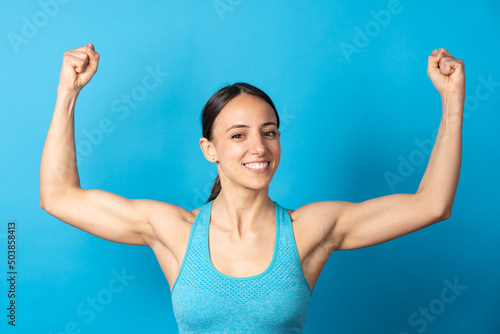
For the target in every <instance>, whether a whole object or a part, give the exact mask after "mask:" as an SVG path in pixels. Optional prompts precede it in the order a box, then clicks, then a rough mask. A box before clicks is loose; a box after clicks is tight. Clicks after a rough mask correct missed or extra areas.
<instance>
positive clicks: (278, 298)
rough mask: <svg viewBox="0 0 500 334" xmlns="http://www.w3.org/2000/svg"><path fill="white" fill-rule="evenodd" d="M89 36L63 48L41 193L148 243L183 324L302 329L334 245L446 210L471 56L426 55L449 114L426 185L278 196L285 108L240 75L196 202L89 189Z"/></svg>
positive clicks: (84, 219) (227, 95)
mask: <svg viewBox="0 0 500 334" xmlns="http://www.w3.org/2000/svg"><path fill="white" fill-rule="evenodd" d="M98 62H99V54H98V53H97V52H95V50H94V46H93V45H92V44H89V45H86V46H82V47H79V48H77V49H74V50H69V51H67V52H66V53H65V54H64V58H63V65H62V69H61V74H60V80H59V87H58V92H57V101H56V106H55V109H54V114H53V117H52V122H51V124H50V128H49V132H48V134H47V139H46V141H45V146H44V149H43V154H42V161H41V167H40V205H41V207H42V208H43V209H45V210H46V211H47V212H48V213H50V214H52V215H53V216H55V217H57V218H59V219H60V220H62V221H64V222H66V223H68V224H70V225H72V226H75V227H77V228H79V229H81V230H83V231H86V232H88V233H91V234H93V235H95V236H97V237H100V238H103V239H106V240H110V241H113V242H119V243H126V244H134V245H146V246H149V247H151V249H152V250H153V251H154V253H155V255H156V258H157V259H158V262H159V264H160V266H161V269H162V271H163V273H164V274H165V277H166V279H167V281H168V283H169V285H170V287H171V296H172V305H173V310H174V314H175V316H176V320H177V324H178V327H179V331H180V332H181V333H188V332H189V333H192V332H195V333H201V332H203V333H220V332H236V333H241V332H255V333H301V332H302V330H303V328H304V325H305V321H306V318H307V313H308V311H309V304H310V301H311V297H312V292H313V289H314V286H315V284H316V282H317V280H318V277H319V275H320V273H321V272H322V270H323V267H324V266H325V264H326V262H327V260H328V258H329V256H330V255H331V254H332V252H334V251H336V250H346V249H356V248H362V247H368V246H372V245H376V244H379V243H382V242H385V241H388V240H392V239H394V238H398V237H400V236H402V235H405V234H408V233H411V232H413V231H416V230H419V229H422V228H424V227H426V226H429V225H431V224H434V223H436V222H438V221H441V220H444V219H447V218H448V217H450V215H451V209H452V205H453V201H454V197H455V191H456V188H457V183H458V177H459V174H460V164H461V154H462V121H463V107H464V99H465V75H464V68H463V66H464V63H463V61H461V60H460V59H456V58H453V56H452V55H451V54H450V53H449V52H448V51H446V50H445V49H439V50H434V51H433V52H432V54H431V55H430V56H429V58H428V67H427V73H428V76H429V77H430V79H431V80H432V82H433V84H434V87H435V88H436V89H437V90H438V92H439V93H440V94H441V98H442V103H443V116H442V119H441V126H440V127H439V132H438V136H437V139H436V144H435V145H434V147H433V150H432V153H431V157H430V159H429V163H428V166H427V170H426V172H425V174H424V176H423V178H422V181H421V183H420V186H419V187H418V189H417V191H416V192H415V193H413V194H393V195H389V196H384V197H380V198H375V199H370V200H367V201H364V202H361V203H351V202H345V201H323V202H316V203H309V204H306V205H304V206H302V207H300V208H298V209H297V210H295V211H292V210H288V209H285V208H284V207H282V206H281V205H279V204H278V203H277V202H275V201H273V200H272V199H271V198H270V197H269V185H270V183H271V181H272V178H273V176H274V174H275V172H276V170H277V168H278V166H279V163H280V156H281V147H280V131H279V130H278V128H279V117H278V113H277V111H276V108H275V106H274V104H273V102H272V101H271V99H270V98H269V97H268V96H267V95H266V94H265V93H264V92H262V91H261V90H259V89H258V88H256V87H253V86H251V85H249V84H245V83H236V84H233V85H230V86H226V87H224V88H222V89H220V90H219V91H217V92H216V93H215V94H214V95H213V96H212V97H211V98H210V100H209V101H208V102H207V104H206V105H205V107H204V108H203V112H202V117H201V119H202V127H203V137H202V138H201V139H200V147H201V149H202V151H203V154H204V156H205V157H206V158H207V160H209V161H211V162H215V163H216V164H217V170H218V173H219V174H218V177H217V179H216V182H215V184H214V186H213V189H212V193H211V195H210V197H209V198H208V199H207V201H206V202H205V203H204V204H203V205H202V206H201V207H200V208H198V209H195V210H193V211H191V212H189V211H187V210H185V209H183V208H181V207H179V206H176V205H173V204H169V203H164V202H159V201H153V200H146V199H140V200H130V199H127V198H124V197H121V196H119V195H116V194H112V193H109V192H106V191H102V190H96V189H82V188H81V187H80V179H79V176H78V170H77V164H76V152H75V142H74V107H75V103H76V99H77V97H78V94H79V93H80V91H81V89H82V88H83V87H84V86H85V85H86V84H87V83H88V82H89V81H90V80H91V78H92V77H93V75H94V73H95V72H96V71H97V65H98Z"/></svg>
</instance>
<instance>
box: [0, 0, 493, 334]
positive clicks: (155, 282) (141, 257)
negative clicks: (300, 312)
mask: <svg viewBox="0 0 500 334" xmlns="http://www.w3.org/2000/svg"><path fill="white" fill-rule="evenodd" d="M0 18H1V19H0V22H1V23H0V27H1V31H0V54H1V55H0V57H1V60H2V61H1V62H0V71H1V72H0V85H1V87H0V153H1V163H0V270H1V272H0V278H1V279H0V281H1V284H0V296H1V297H0V306H1V307H0V309H1V310H2V311H1V316H0V319H2V320H1V323H0V332H1V333H45V334H49V333H52V334H56V333H57V334H59V333H65V334H66V333H67V334H73V333H175V332H177V325H176V322H175V318H174V314H173V311H172V303H171V300H170V290H169V285H168V283H167V281H166V279H165V277H164V276H163V274H162V272H161V270H160V266H159V265H158V263H157V261H156V259H155V256H154V254H153V252H152V250H151V249H150V248H148V247H144V246H133V245H124V244H117V243H112V242H109V241H105V240H102V239H99V238H97V237H94V236H92V235H90V234H87V233H85V232H83V231H81V230H78V229H76V228H74V227H72V226H70V225H67V224H65V223H63V222H61V221H60V220H58V219H56V218H54V217H52V216H50V215H49V214H47V213H46V212H45V211H44V210H42V209H41V208H40V206H39V167H40V159H41V154H42V150H43V145H44V141H45V137H46V135H47V131H48V128H49V124H50V120H51V117H52V112H53V110H54V105H55V101H56V92H57V85H58V79H59V72H60V68H61V64H62V58H63V54H64V52H65V51H66V50H69V49H74V48H76V47H79V46H82V45H85V44H88V43H92V44H94V46H95V49H96V51H97V52H99V54H100V56H101V58H100V63H99V69H98V71H97V73H96V75H95V76H94V78H93V79H92V80H91V82H90V83H89V84H88V85H87V86H86V87H85V88H84V89H83V90H82V92H81V94H80V96H79V99H78V102H77V105H76V109H75V110H76V111H75V115H76V116H75V124H76V125H75V137H76V149H77V154H78V169H79V175H80V180H81V186H82V187H83V188H85V189H102V190H106V191H110V192H113V193H116V194H119V195H121V196H125V197H128V198H134V199H138V198H144V199H154V200H158V201H164V202H168V203H173V204H176V205H179V206H182V207H183V208H185V209H187V210H193V209H195V208H197V207H200V206H201V205H202V204H203V203H204V201H205V200H206V199H207V197H208V195H209V192H210V188H211V186H212V184H213V180H214V178H215V176H216V172H217V170H216V166H215V165H214V164H212V163H210V162H208V161H207V160H206V159H205V158H204V156H203V154H202V152H201V150H200V147H199V143H198V141H199V138H200V137H201V136H202V134H201V125H200V112H201V109H202V107H203V105H204V104H205V102H206V101H207V100H208V99H209V98H210V96H211V95H212V94H213V93H214V92H215V91H216V90H218V89H219V88H221V87H223V86H224V85H226V84H230V83H234V82H247V83H250V84H252V85H255V86H257V87H259V88H260V89H262V90H264V91H265V92H266V93H267V94H268V95H269V96H270V97H271V98H272V99H273V101H274V102H275V105H276V107H277V109H278V112H279V114H280V118H281V126H280V131H281V133H282V134H281V148H282V155H281V163H280V166H279V168H278V170H277V172H276V174H275V177H274V179H273V181H272V183H271V185H270V197H271V198H272V199H273V200H275V201H277V202H278V203H279V204H280V205H282V206H284V207H287V208H290V209H297V208H298V207H300V206H302V205H304V204H307V203H311V202H315V201H323V200H325V201H326V200H343V201H351V202H361V201H365V200H368V199H371V198H375V197H380V196H385V195H389V194H395V193H415V192H416V190H417V188H418V185H419V182H420V180H421V178H422V176H423V173H424V171H425V168H426V166H427V162H428V159H429V155H430V152H431V149H432V145H433V143H434V139H435V137H436V134H437V129H438V126H439V123H440V120H441V112H442V107H441V98H440V96H439V94H438V92H437V91H436V90H435V89H434V87H433V85H432V83H431V81H430V79H429V78H428V77H427V73H426V69H427V57H428V56H429V55H430V54H431V52H432V50H433V49H436V48H440V47H444V48H446V49H447V50H448V51H450V52H451V53H452V54H453V56H455V57H457V58H460V59H462V60H463V61H464V62H465V73H466V79H467V84H466V92H467V98H466V101H465V102H466V103H465V116H464V125H463V159H462V170H461V175H460V181H459V185H458V189H457V194H456V198H455V202H454V206H453V212H452V216H451V218H449V219H448V220H446V221H443V222H440V223H438V224H436V225H433V226H432V227H428V228H425V229H423V230H420V231H418V232H415V233H412V234H410V235H406V236H403V237H401V238H398V239H396V240H393V241H390V242H387V243H384V244H381V245H377V246H373V247H369V248H364V249H359V250H351V251H340V252H334V253H333V255H332V256H331V257H330V259H329V260H328V263H327V264H326V266H325V268H324V270H323V273H322V274H321V276H320V278H319V280H318V283H317V285H316V286H315V289H314V293H313V297H312V303H311V307H310V310H309V315H308V318H307V322H306V326H305V333H336V334H357V333H376V334H378V333H381V334H387V333H392V334H415V333H428V334H431V333H437V334H443V333H453V334H462V333H463V334H470V333H484V334H495V333H496V334H498V333H500V320H499V319H500V318H499V314H500V289H499V288H498V282H499V281H500V259H499V257H500V256H499V254H500V252H499V246H498V245H499V242H500V236H499V234H500V219H499V218H498V212H497V208H498V202H499V200H500V196H499V192H498V189H499V187H500V177H499V176H498V170H499V163H500V158H499V144H500V142H499V139H498V127H499V121H500V116H499V110H500V108H499V106H500V69H499V66H498V59H500V46H499V43H498V36H499V33H500V4H499V2H498V1H496V0H487V1H486V0H485V1H474V2H470V1H454V2H447V1H428V0H419V1H416V0H414V1H410V0H376V1H327V0H322V1H284V0H280V1H261V0H255V1H249V0H203V1H193V0H182V1H181V0H175V1H173V0H164V1H158V0H155V1H95V0H88V1H78V0H71V1H70V0H64V1H63V0H40V1H3V2H1V4H0ZM404 223H405V222H404V221H401V224H404ZM12 240H14V241H15V246H12V245H13V243H10V246H11V247H10V248H9V241H12ZM9 251H10V253H9ZM14 325H15V326H14Z"/></svg>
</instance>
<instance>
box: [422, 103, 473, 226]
mask: <svg viewBox="0 0 500 334" xmlns="http://www.w3.org/2000/svg"><path fill="white" fill-rule="evenodd" d="M442 103H443V115H442V118H441V124H440V125H439V131H438V134H437V137H436V141H435V143H434V148H433V149H432V153H431V156H430V158H429V163H428V165H427V169H426V171H425V173H424V176H423V177H422V180H421V182H420V185H419V187H418V190H417V194H419V195H422V196H423V197H424V198H425V199H426V200H428V201H429V205H431V207H432V208H435V209H436V210H438V212H439V213H440V215H442V216H443V217H445V218H447V217H449V215H450V214H451V209H452V206H453V200H454V198H455V192H456V190H457V185H458V179H459V175H460V166H461V160H462V124H463V110H464V97H463V96H461V95H453V96H444V97H442Z"/></svg>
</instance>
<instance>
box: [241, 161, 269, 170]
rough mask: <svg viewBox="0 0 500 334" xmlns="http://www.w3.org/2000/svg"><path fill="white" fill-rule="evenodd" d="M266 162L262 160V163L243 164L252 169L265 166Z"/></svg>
mask: <svg viewBox="0 0 500 334" xmlns="http://www.w3.org/2000/svg"><path fill="white" fill-rule="evenodd" d="M267 164H268V163H267V162H262V163H251V164H245V166H247V167H250V168H253V169H261V168H264V167H266V166H267Z"/></svg>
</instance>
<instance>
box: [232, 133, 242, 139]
mask: <svg viewBox="0 0 500 334" xmlns="http://www.w3.org/2000/svg"><path fill="white" fill-rule="evenodd" d="M242 137H243V135H242V134H241V133H237V134H234V135H232V136H231V138H235V139H240V138H242Z"/></svg>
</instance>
